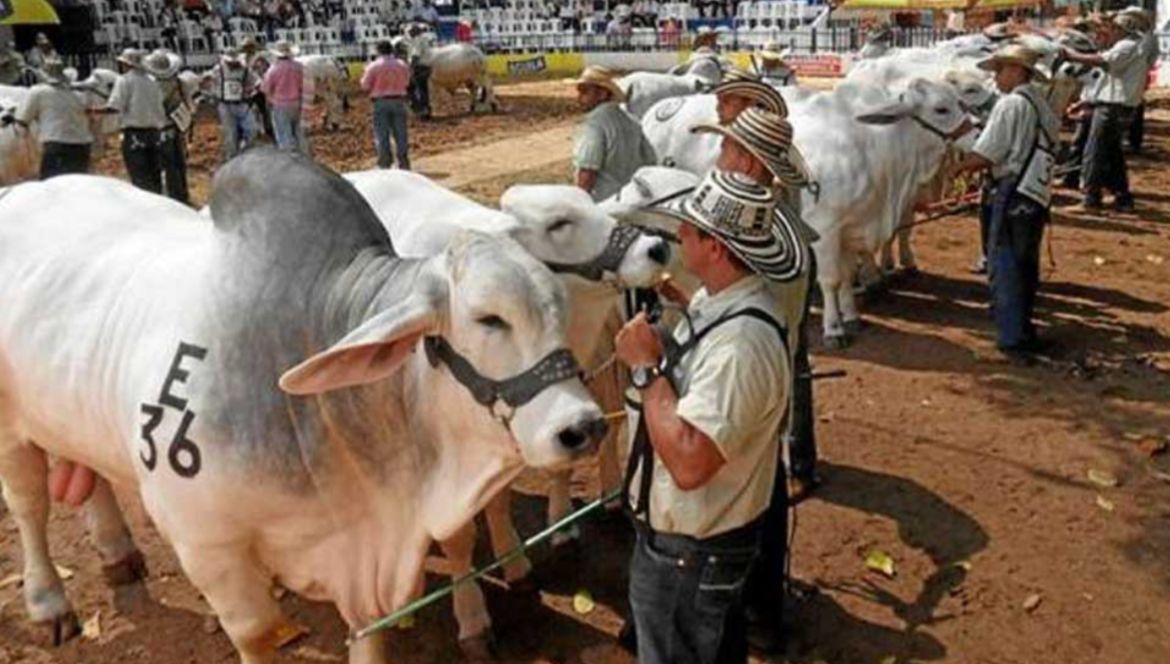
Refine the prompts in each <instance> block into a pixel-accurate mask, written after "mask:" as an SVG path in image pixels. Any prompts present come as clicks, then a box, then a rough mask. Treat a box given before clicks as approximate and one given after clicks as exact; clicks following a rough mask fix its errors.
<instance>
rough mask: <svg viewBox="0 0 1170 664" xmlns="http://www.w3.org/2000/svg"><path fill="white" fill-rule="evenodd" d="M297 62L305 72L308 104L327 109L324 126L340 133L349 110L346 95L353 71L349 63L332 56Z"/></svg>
mask: <svg viewBox="0 0 1170 664" xmlns="http://www.w3.org/2000/svg"><path fill="white" fill-rule="evenodd" d="M297 62H299V63H301V65H303V66H304V68H305V79H306V85H305V96H306V97H308V98H309V99H308V100H307V101H308V102H309V103H310V104H312V105H314V106H316V105H317V104H322V105H323V106H324V110H325V112H324V114H323V115H322V116H321V126H322V127H324V128H326V129H330V130H332V131H336V130H337V129H338V128H340V127H341V121H342V120H343V119H345V117H344V114H345V112H346V111H347V110H348V109H349V97H348V96H347V91H346V85H348V84H349V70H348V69H346V67H345V63H343V62H342V61H341V60H339V59H337V58H335V57H333V56H331V55H301V56H298V57H297Z"/></svg>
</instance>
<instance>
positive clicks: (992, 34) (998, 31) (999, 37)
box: [983, 22, 1016, 41]
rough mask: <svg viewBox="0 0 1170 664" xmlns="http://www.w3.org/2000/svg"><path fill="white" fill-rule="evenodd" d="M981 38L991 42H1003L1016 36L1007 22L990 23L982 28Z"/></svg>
mask: <svg viewBox="0 0 1170 664" xmlns="http://www.w3.org/2000/svg"><path fill="white" fill-rule="evenodd" d="M983 36H984V37H987V38H988V39H990V40H991V41H1003V40H1005V39H1012V38H1013V37H1015V36H1016V31H1015V30H1014V29H1013V28H1012V26H1011V25H1010V24H1008V23H1007V22H1000V23H992V24H991V25H988V26H987V27H986V28H983Z"/></svg>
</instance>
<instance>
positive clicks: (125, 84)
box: [106, 69, 167, 129]
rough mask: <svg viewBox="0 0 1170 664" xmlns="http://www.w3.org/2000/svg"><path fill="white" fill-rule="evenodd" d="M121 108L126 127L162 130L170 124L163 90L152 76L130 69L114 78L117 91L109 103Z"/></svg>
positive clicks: (114, 91) (122, 124) (122, 121)
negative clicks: (165, 108)
mask: <svg viewBox="0 0 1170 664" xmlns="http://www.w3.org/2000/svg"><path fill="white" fill-rule="evenodd" d="M106 105H107V106H108V107H109V108H112V109H115V110H117V111H118V112H119V113H120V114H121V115H120V116H119V118H118V121H119V126H120V127H122V129H162V128H163V127H166V126H167V116H166V113H164V112H163V95H162V89H161V88H159V87H158V83H157V82H156V81H155V80H154V79H153V78H151V77H149V76H147V75H146V74H145V73H143V72H142V71H140V70H138V69H130V70H128V71H127V72H126V73H125V74H122V75H121V76H119V77H118V80H116V81H114V90H113V91H112V92H111V93H110V99H109V101H108V102H107V103H106Z"/></svg>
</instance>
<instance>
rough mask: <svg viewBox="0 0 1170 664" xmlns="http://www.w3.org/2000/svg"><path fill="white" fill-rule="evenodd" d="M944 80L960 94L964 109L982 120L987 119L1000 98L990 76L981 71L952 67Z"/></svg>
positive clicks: (944, 76)
mask: <svg viewBox="0 0 1170 664" xmlns="http://www.w3.org/2000/svg"><path fill="white" fill-rule="evenodd" d="M943 80H944V81H946V83H947V84H948V85H950V86H951V88H953V89H954V91H955V93H956V94H958V95H959V103H960V104H961V105H962V107H963V110H965V111H966V112H968V113H970V114H971V115H973V116H975V117H976V118H978V119H979V120H980V121H985V120H987V117H988V116H989V115H990V114H991V109H992V108H993V107H994V106H995V101H996V99H997V98H998V94H996V91H995V86H994V84H989V83H991V79H990V78H989V77H987V76H986V75H984V74H983V73H982V72H979V71H972V70H966V69H952V70H950V71H948V72H947V73H946V74H944V75H943Z"/></svg>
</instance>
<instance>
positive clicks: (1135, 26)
mask: <svg viewBox="0 0 1170 664" xmlns="http://www.w3.org/2000/svg"><path fill="white" fill-rule="evenodd" d="M1113 24H1114V25H1116V26H1117V27H1119V28H1121V30H1122V31H1124V32H1128V33H1131V34H1136V33H1140V32H1145V31H1146V30H1148V29H1149V23H1147V22H1146V18H1145V17H1144V16H1142V15H1140V14H1134V13H1131V12H1124V11H1122V12H1118V13H1117V14H1115V15H1114V16H1113Z"/></svg>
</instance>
